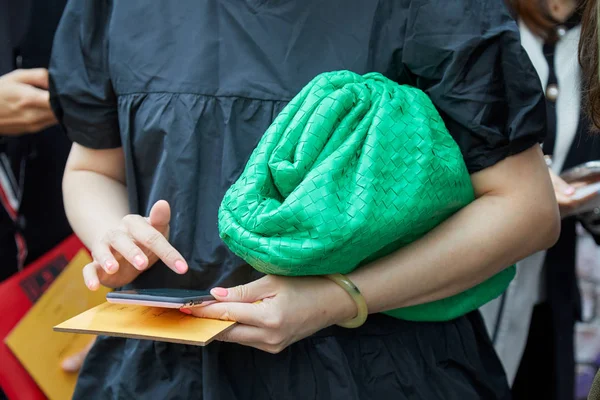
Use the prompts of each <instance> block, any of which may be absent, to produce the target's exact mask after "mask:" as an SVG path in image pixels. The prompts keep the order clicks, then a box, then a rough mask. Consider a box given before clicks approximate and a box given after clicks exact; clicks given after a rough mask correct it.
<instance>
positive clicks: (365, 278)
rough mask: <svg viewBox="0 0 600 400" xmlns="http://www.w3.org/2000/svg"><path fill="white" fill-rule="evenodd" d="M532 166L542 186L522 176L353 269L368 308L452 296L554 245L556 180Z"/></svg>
mask: <svg viewBox="0 0 600 400" xmlns="http://www.w3.org/2000/svg"><path fill="white" fill-rule="evenodd" d="M500 172H502V171H500ZM528 172H529V173H531V174H532V177H531V178H532V179H534V180H536V179H537V180H540V179H541V180H542V183H543V184H542V186H541V188H540V187H539V186H538V187H537V189H535V188H531V187H528V186H527V183H526V182H523V183H522V187H519V188H514V189H515V190H513V191H512V192H509V193H494V192H490V193H486V194H485V195H482V196H480V197H479V198H478V199H477V200H475V201H474V202H473V203H471V204H470V205H468V206H467V207H465V208H464V209H462V210H461V211H460V212H458V213H456V214H455V215H454V216H452V217H451V218H449V219H448V220H447V221H446V222H445V223H443V224H441V225H440V226H438V227H437V228H436V229H434V230H433V231H431V232H430V233H429V234H428V235H426V236H425V237H423V238H422V239H420V240H418V241H416V242H414V243H412V244H411V245H409V246H406V247H405V248H403V249H401V250H399V251H397V252H395V253H393V254H391V255H389V256H388V257H385V258H382V259H380V260H377V261H375V262H373V263H371V264H369V265H366V266H364V267H362V268H359V269H357V270H356V271H354V272H353V273H351V274H350V275H349V278H350V279H352V280H353V281H354V282H355V284H356V285H357V286H358V287H359V288H360V290H361V292H362V293H363V295H364V296H365V299H366V300H367V304H368V306H369V311H370V312H381V311H387V310H390V309H395V308H401V307H407V306H411V305H415V304H422V303H427V302H431V301H435V300H439V299H442V298H446V297H450V296H452V295H455V294H457V293H460V292H462V291H464V290H466V289H469V288H471V287H473V286H475V285H477V284H479V283H481V282H483V281H484V280H486V279H487V278H489V277H491V276H493V275H494V274H496V273H498V272H499V271H501V270H502V269H504V268H506V267H508V266H509V265H511V264H513V263H515V262H516V261H518V260H521V259H523V258H525V257H527V256H528V255H530V254H533V253H535V252H537V251H539V250H542V249H545V248H547V247H549V246H551V245H552V244H553V243H554V242H555V241H556V238H557V236H558V230H559V228H558V227H559V223H560V220H559V217H558V208H557V206H556V201H555V200H554V197H553V192H552V186H551V184H550V180H549V177H547V176H544V174H545V175H547V172H545V171H543V170H539V168H536V167H534V168H533V170H532V171H527V170H526V168H524V169H523V173H524V174H527V173H528ZM509 176H510V175H509ZM525 176H527V175H525ZM511 179H512V177H511Z"/></svg>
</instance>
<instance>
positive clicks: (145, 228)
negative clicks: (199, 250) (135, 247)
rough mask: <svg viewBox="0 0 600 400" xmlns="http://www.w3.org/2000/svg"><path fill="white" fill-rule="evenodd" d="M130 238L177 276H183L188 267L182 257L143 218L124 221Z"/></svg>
mask: <svg viewBox="0 0 600 400" xmlns="http://www.w3.org/2000/svg"><path fill="white" fill-rule="evenodd" d="M125 224H126V225H127V229H128V231H129V233H130V234H131V236H132V237H133V238H134V239H135V240H136V241H137V242H138V243H140V244H141V245H142V246H144V247H145V248H146V249H147V250H149V251H150V252H152V253H154V254H155V255H156V256H157V257H158V258H159V259H160V260H161V261H162V262H164V263H165V265H166V266H167V267H169V268H171V269H172V270H173V271H175V272H177V273H178V274H184V273H186V272H187V270H188V265H187V263H186V262H185V260H184V259H183V256H182V255H181V254H180V253H179V252H178V251H177V249H175V247H173V245H171V243H169V241H168V240H167V238H165V237H164V236H163V234H162V233H160V232H159V231H158V230H156V229H155V228H154V227H153V226H152V225H150V224H149V223H148V221H147V220H146V219H145V218H143V217H139V218H135V219H129V220H127V221H125Z"/></svg>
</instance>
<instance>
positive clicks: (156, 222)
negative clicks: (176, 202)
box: [148, 200, 171, 232]
mask: <svg viewBox="0 0 600 400" xmlns="http://www.w3.org/2000/svg"><path fill="white" fill-rule="evenodd" d="M170 221H171V206H170V205H169V203H167V202H166V201H165V200H159V201H157V202H156V203H154V205H153V206H152V209H151V210H150V215H149V216H148V222H149V223H150V225H152V226H153V227H154V228H156V229H157V230H159V231H161V232H164V231H166V230H167V228H168V227H169V222H170Z"/></svg>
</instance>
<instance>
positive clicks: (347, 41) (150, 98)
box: [50, 0, 545, 400]
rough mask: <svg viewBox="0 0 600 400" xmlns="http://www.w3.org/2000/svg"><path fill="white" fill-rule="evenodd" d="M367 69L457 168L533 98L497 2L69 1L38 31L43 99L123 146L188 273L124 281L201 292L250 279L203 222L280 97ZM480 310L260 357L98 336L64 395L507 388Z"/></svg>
mask: <svg viewBox="0 0 600 400" xmlns="http://www.w3.org/2000/svg"><path fill="white" fill-rule="evenodd" d="M340 69H348V70H352V71H354V72H357V73H366V72H370V71H377V72H381V73H383V74H385V75H386V76H388V77H389V78H391V79H394V80H396V81H398V82H401V83H407V84H411V85H414V86H417V87H420V88H422V89H424V90H426V91H427V93H428V94H429V95H430V96H431V98H432V99H433V102H434V104H435V105H436V106H437V107H438V109H439V110H440V112H441V114H442V116H443V117H444V119H445V122H446V124H447V126H448V128H449V130H450V132H451V133H452V135H453V136H454V137H455V138H456V140H457V142H458V143H459V144H460V146H461V148H462V150H463V153H464V156H465V160H466V163H467V166H468V168H469V170H470V171H471V172H474V171H478V170H481V169H484V168H486V167H488V166H491V165H493V164H494V163H496V162H498V161H500V160H502V159H504V158H505V157H507V156H510V155H512V154H515V153H518V152H520V151H523V150H525V149H527V148H530V147H531V146H532V145H534V144H536V143H537V142H538V141H539V140H540V135H541V134H542V132H543V131H544V121H545V114H544V113H545V109H544V103H543V98H542V95H541V89H540V87H539V84H538V79H537V77H536V75H535V71H534V70H533V67H532V66H531V65H530V63H529V60H528V58H527V55H526V54H525V53H524V51H523V50H522V49H521V47H520V44H519V35H518V32H517V26H516V24H515V22H514V21H513V20H512V19H511V18H510V16H509V15H508V13H507V12H506V10H505V9H504V6H503V5H502V4H501V2H499V1H497V0H486V1H481V0H461V1H458V0H455V1H447V0H437V1H424V0H412V1H409V0H402V1H398V0H393V1H392V0H381V1H375V0H372V1H359V0H327V1H323V0H304V1H294V0H269V1H264V0H260V1H259V0H252V1H251V0H246V1H243V0H207V1H203V2H198V1H193V0H178V1H171V0H155V1H153V2H147V1H142V0H127V1H122V2H114V3H113V2H111V1H100V0H98V1H94V2H90V1H87V0H72V1H71V2H70V3H69V5H68V6H67V10H66V13H65V15H64V17H63V20H62V22H61V25H60V27H59V30H58V34H57V36H56V39H55V48H54V54H53V60H52V63H51V68H50V73H51V86H52V103H53V106H54V109H55V110H56V112H57V114H58V116H59V118H60V120H61V122H62V124H63V125H64V127H65V129H66V130H67V132H68V133H69V135H70V137H71V138H72V139H73V140H74V141H76V142H78V143H80V144H82V145H83V146H87V147H91V148H97V149H102V148H114V147H122V148H123V152H124V154H125V159H126V168H127V174H126V176H127V190H128V193H129V201H130V205H131V211H132V212H133V213H139V214H147V213H148V212H149V209H150V207H151V206H152V204H153V203H154V202H155V201H157V200H159V199H166V200H168V201H169V202H170V203H171V206H172V208H173V213H172V216H173V218H172V223H171V241H172V243H173V244H174V246H175V247H177V248H178V249H179V250H180V251H181V253H182V254H183V255H184V257H186V259H187V260H188V262H189V265H190V267H191V270H190V271H189V272H188V273H187V274H185V275H184V276H179V275H177V274H175V273H173V272H171V271H169V270H168V269H167V268H166V267H164V266H161V265H155V266H154V267H152V268H151V269H150V270H148V271H147V272H145V273H144V274H142V275H141V276H140V277H139V278H138V279H137V280H136V281H135V282H133V283H132V284H131V285H129V286H130V287H134V288H143V287H157V286H167V287H179V288H198V289H206V288H210V287H213V286H215V285H220V286H229V285H234V284H240V283H244V282H248V281H250V280H252V279H256V278H257V277H259V275H258V274H257V273H256V272H254V271H253V270H252V269H251V268H250V267H248V266H246V265H244V263H243V262H242V261H241V260H239V259H238V258H236V257H235V256H233V255H232V254H231V253H230V252H229V251H228V249H227V248H226V247H225V246H224V245H223V243H222V242H221V241H220V239H219V237H218V232H217V210H218V207H219V204H220V201H221V199H222V197H223V195H224V193H225V191H226V190H227V188H228V187H229V186H230V185H231V184H232V183H233V182H234V181H235V180H236V178H237V177H238V176H239V174H240V173H241V171H242V168H243V167H244V165H245V162H246V160H247V158H248V156H249V155H250V153H251V151H252V149H253V148H254V146H255V145H256V143H257V142H258V140H259V138H260V137H261V135H262V134H263V132H264V131H265V130H266V128H267V127H268V126H269V124H270V123H271V121H272V120H273V118H274V117H275V116H276V115H277V113H279V112H280V111H281V110H282V108H283V107H284V106H285V104H286V103H287V102H288V101H289V100H290V99H291V98H292V97H293V96H294V95H295V94H296V93H297V92H298V91H299V90H300V89H301V88H302V87H303V86H304V85H305V84H306V83H308V82H309V81H310V80H311V79H312V78H313V77H315V76H316V75H318V74H319V73H321V72H324V71H331V70H340ZM509 396H510V394H509V390H508V385H507V383H506V380H505V377H504V374H503V372H502V367H501V366H500V364H499V362H498V360H497V358H496V356H495V353H494V351H493V348H492V346H491V344H490V342H489V340H488V337H487V334H486V332H485V328H484V326H483V324H482V322H481V319H480V316H479V314H477V313H473V314H470V315H467V316H464V317H461V318H458V319H456V320H453V321H450V322H447V323H412V322H405V321H400V320H396V319H393V318H390V317H386V316H383V315H372V316H371V317H370V318H369V320H368V322H367V323H366V325H364V326H363V327H361V328H360V329H356V330H344V329H342V328H337V327H331V328H328V329H325V330H323V331H321V332H319V333H318V334H316V335H314V336H312V337H309V338H307V339H304V340H302V341H300V342H298V343H296V344H294V345H292V346H290V347H289V348H287V349H286V350H284V351H283V352H282V353H280V354H277V355H271V354H267V353H263V352H261V351H259V350H255V349H252V348H246V347H242V346H239V345H236V344H227V343H212V344H211V345H209V346H207V347H204V348H200V347H190V346H183V345H174V344H165V343H156V342H151V341H140V340H126V339H117V338H101V339H100V340H99V341H98V342H97V344H96V345H95V347H94V348H93V350H92V351H91V353H90V355H89V357H88V359H87V360H86V363H85V365H84V367H83V370H82V371H81V375H80V379H79V382H78V385H77V389H76V393H75V398H77V399H129V398H135V399H190V398H197V399H205V400H217V399H361V400H362V399H371V398H373V399H388V398H390V399H461V400H466V399H506V398H508V397H509Z"/></svg>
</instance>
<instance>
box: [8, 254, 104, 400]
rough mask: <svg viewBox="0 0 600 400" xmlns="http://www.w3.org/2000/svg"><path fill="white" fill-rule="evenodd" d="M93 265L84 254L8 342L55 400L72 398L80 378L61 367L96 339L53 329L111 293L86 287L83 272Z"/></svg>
mask: <svg viewBox="0 0 600 400" xmlns="http://www.w3.org/2000/svg"><path fill="white" fill-rule="evenodd" d="M90 261H91V258H90V256H89V255H88V253H87V252H86V251H85V250H81V251H80V252H79V253H78V254H77V255H76V256H75V257H74V258H73V260H71V262H70V263H69V265H67V267H66V268H65V269H64V270H63V271H62V273H61V274H60V275H59V276H58V277H57V278H56V280H55V281H54V282H53V283H52V285H50V287H49V288H48V290H46V292H45V293H44V294H43V295H42V297H40V299H39V300H38V301H37V302H36V303H35V304H34V305H33V307H32V308H31V309H30V310H29V312H28V313H27V315H25V317H23V319H22V320H21V321H20V322H19V324H18V325H17V326H16V327H15V328H14V329H13V330H12V332H11V333H10V334H9V335H8V336H7V338H6V339H5V342H6V344H7V346H8V347H9V348H10V349H11V351H12V352H13V353H14V354H15V356H16V357H17V358H18V359H19V361H20V362H21V364H23V366H24V367H25V369H26V370H27V372H29V374H30V375H31V376H32V377H33V379H34V380H35V381H36V383H37V384H38V386H39V387H40V389H42V391H43V392H44V394H45V395H46V396H47V397H48V398H49V399H51V400H64V399H70V398H71V397H72V394H73V390H74V388H75V382H76V380H77V374H73V373H66V372H63V371H62V369H61V368H60V363H61V361H62V360H63V359H64V358H65V357H67V356H70V355H72V354H75V353H77V352H79V351H81V350H83V349H84V348H85V347H86V346H87V345H88V344H89V343H90V341H91V340H92V339H93V337H92V336H88V335H85V336H84V335H76V334H68V335H65V334H61V333H58V332H53V330H52V327H53V326H55V325H56V324H58V323H60V322H62V321H64V320H65V319H67V318H71V317H73V316H75V315H77V314H79V313H81V312H83V311H85V310H87V309H89V308H91V307H94V306H96V305H98V304H101V303H102V302H103V301H105V299H106V294H107V293H108V292H109V290H108V289H105V288H101V289H99V290H98V291H96V292H91V291H90V290H89V289H88V288H87V287H86V286H85V284H84V283H83V277H82V275H81V270H82V268H83V267H84V266H85V265H86V264H87V263H89V262H90Z"/></svg>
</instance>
